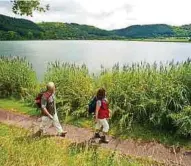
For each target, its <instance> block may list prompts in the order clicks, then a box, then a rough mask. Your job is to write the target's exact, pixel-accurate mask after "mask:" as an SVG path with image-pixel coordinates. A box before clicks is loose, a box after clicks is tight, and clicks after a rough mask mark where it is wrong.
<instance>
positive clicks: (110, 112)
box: [109, 109, 112, 118]
mask: <svg viewBox="0 0 191 166" xmlns="http://www.w3.org/2000/svg"><path fill="white" fill-rule="evenodd" d="M111 114H112V111H111V110H110V109H109V118H111Z"/></svg>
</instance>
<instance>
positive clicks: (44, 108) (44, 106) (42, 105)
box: [41, 97, 53, 119]
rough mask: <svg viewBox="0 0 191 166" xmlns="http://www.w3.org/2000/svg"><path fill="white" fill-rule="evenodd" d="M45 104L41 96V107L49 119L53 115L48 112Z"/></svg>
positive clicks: (45, 101)
mask: <svg viewBox="0 0 191 166" xmlns="http://www.w3.org/2000/svg"><path fill="white" fill-rule="evenodd" d="M46 106H47V100H46V99H45V98H44V97H42V100H41V109H42V111H43V113H44V114H45V115H47V116H48V117H49V118H50V119H53V116H52V115H51V114H50V113H49V112H48V110H47V109H46Z"/></svg>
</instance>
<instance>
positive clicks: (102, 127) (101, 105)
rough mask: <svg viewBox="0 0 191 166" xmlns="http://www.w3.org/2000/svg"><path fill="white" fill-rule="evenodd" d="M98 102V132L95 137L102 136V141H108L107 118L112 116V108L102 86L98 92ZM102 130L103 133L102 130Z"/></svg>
mask: <svg viewBox="0 0 191 166" xmlns="http://www.w3.org/2000/svg"><path fill="white" fill-rule="evenodd" d="M96 98H97V102H96V110H95V121H96V126H95V128H96V133H95V136H94V137H95V138H100V142H102V143H108V142H109V141H108V140H107V139H106V134H107V133H108V131H109V124H108V121H107V119H108V118H109V116H110V109H109V105H108V101H107V99H106V91H105V89H104V88H100V89H99V90H98V92H97V96H96ZM101 131H102V135H100V132H101Z"/></svg>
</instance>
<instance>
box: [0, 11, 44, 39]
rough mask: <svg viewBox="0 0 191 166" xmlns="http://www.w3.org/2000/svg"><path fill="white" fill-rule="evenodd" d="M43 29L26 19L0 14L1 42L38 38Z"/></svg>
mask: <svg viewBox="0 0 191 166" xmlns="http://www.w3.org/2000/svg"><path fill="white" fill-rule="evenodd" d="M41 32H42V29H41V28H40V27H39V26H38V25H37V24H35V23H33V22H32V21H29V20H25V19H17V18H13V17H8V16H4V15H1V14H0V40H13V39H22V38H25V39H32V38H38V37H39V36H40V33H41Z"/></svg>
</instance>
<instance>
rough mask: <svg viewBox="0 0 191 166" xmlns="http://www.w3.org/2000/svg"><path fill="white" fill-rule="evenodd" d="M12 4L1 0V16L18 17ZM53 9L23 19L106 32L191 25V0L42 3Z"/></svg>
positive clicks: (60, 0) (45, 0) (52, 0)
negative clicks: (74, 24)
mask: <svg viewBox="0 0 191 166" xmlns="http://www.w3.org/2000/svg"><path fill="white" fill-rule="evenodd" d="M10 1H11V0H0V13H1V14H5V15H9V16H13V17H19V16H16V15H14V14H13V13H12V11H11V3H10ZM41 1H42V3H43V4H49V5H50V11H48V12H46V13H36V12H35V13H34V15H33V17H22V18H27V19H30V20H32V21H34V22H42V21H51V22H68V23H71V22H75V23H79V24H88V25H94V26H97V27H99V28H103V29H118V28H124V27H127V26H130V25H135V24H153V23H166V24H171V25H182V24H190V23H191V0H41Z"/></svg>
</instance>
